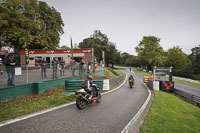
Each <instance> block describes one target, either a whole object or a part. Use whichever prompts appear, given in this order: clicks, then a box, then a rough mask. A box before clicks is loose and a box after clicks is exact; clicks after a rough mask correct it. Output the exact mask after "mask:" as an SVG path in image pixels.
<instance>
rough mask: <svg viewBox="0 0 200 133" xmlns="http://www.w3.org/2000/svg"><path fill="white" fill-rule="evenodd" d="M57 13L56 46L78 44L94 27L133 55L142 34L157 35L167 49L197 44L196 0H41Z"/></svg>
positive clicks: (199, 7) (199, 8)
mask: <svg viewBox="0 0 200 133" xmlns="http://www.w3.org/2000/svg"><path fill="white" fill-rule="evenodd" d="M43 1H45V2H47V3H48V5H49V6H53V7H54V8H56V9H57V11H58V12H60V13H61V16H62V19H63V21H64V24H65V26H64V32H65V33H64V34H63V35H62V36H61V40H60V46H62V45H67V46H70V37H72V39H73V43H77V44H79V43H80V42H81V41H83V39H85V38H88V37H90V35H92V34H93V32H94V30H100V31H101V32H102V33H104V34H106V35H107V36H108V38H109V41H111V42H113V43H115V44H116V46H117V49H118V50H119V51H121V52H128V53H129V54H133V55H137V54H136V52H135V49H134V48H135V47H136V46H137V45H138V44H139V42H140V41H141V40H142V38H143V36H149V35H153V36H156V37H158V38H160V39H161V41H160V45H161V46H162V47H163V48H164V50H167V49H169V48H172V47H173V46H177V45H178V46H180V47H181V48H182V49H183V51H184V52H185V53H187V54H190V53H191V48H193V47H196V46H198V45H199V44H200V0H43Z"/></svg>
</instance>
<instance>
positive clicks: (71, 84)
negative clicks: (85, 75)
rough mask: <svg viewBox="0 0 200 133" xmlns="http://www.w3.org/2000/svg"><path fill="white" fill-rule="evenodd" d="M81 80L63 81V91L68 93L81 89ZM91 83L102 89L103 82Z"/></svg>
mask: <svg viewBox="0 0 200 133" xmlns="http://www.w3.org/2000/svg"><path fill="white" fill-rule="evenodd" d="M83 82H84V81H83V80H66V81H65V89H66V90H68V91H76V90H78V89H80V88H81V86H82V84H83ZM93 83H94V84H96V85H97V86H99V87H100V89H101V90H102V89H103V80H93Z"/></svg>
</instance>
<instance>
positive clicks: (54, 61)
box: [51, 58, 59, 79]
mask: <svg viewBox="0 0 200 133" xmlns="http://www.w3.org/2000/svg"><path fill="white" fill-rule="evenodd" d="M51 64H52V70H53V71H52V79H56V78H58V77H57V67H58V64H59V62H58V59H57V58H53V60H52V62H51Z"/></svg>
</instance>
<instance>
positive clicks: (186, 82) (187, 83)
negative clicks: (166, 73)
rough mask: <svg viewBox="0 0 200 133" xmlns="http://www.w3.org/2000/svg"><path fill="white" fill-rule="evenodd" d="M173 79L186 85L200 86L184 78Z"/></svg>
mask: <svg viewBox="0 0 200 133" xmlns="http://www.w3.org/2000/svg"><path fill="white" fill-rule="evenodd" d="M173 81H174V82H176V83H181V84H186V85H190V86H194V87H200V84H197V83H191V82H189V81H183V80H178V79H173Z"/></svg>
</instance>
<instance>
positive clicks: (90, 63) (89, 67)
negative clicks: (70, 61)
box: [88, 61, 92, 73]
mask: <svg viewBox="0 0 200 133" xmlns="http://www.w3.org/2000/svg"><path fill="white" fill-rule="evenodd" d="M91 65H92V62H91V61H89V62H88V73H90V70H91Z"/></svg>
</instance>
